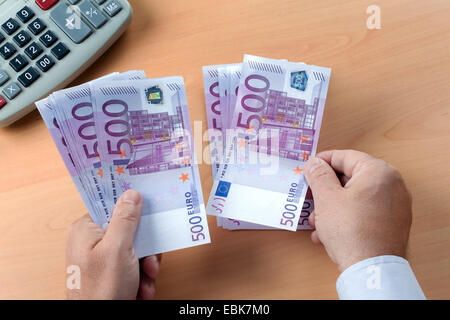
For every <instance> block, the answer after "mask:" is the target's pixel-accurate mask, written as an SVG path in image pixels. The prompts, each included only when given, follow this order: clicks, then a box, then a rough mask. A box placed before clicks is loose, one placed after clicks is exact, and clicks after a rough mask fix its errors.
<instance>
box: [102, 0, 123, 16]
mask: <svg viewBox="0 0 450 320" xmlns="http://www.w3.org/2000/svg"><path fill="white" fill-rule="evenodd" d="M103 10H105V12H106V13H107V14H108V16H110V17H114V16H115V15H116V14H118V13H119V12H120V10H122V6H121V5H120V3H119V2H118V1H116V0H109V1H108V2H107V3H106V4H105V7H104V8H103Z"/></svg>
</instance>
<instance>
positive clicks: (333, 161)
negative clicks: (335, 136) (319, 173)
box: [316, 150, 375, 178]
mask: <svg viewBox="0 0 450 320" xmlns="http://www.w3.org/2000/svg"><path fill="white" fill-rule="evenodd" d="M316 157H318V158H321V159H323V160H325V161H326V162H327V163H328V164H329V165H330V166H331V167H332V168H333V169H334V170H335V171H337V172H339V173H342V174H344V175H345V176H346V177H348V178H351V177H353V175H354V174H355V173H357V172H358V170H359V169H361V167H362V166H363V165H364V164H365V163H367V162H368V161H371V160H375V158H374V157H372V156H370V155H368V154H367V153H364V152H360V151H355V150H330V151H324V152H321V153H319V154H317V155H316Z"/></svg>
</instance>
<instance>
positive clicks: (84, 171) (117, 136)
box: [36, 71, 210, 257]
mask: <svg viewBox="0 0 450 320" xmlns="http://www.w3.org/2000/svg"><path fill="white" fill-rule="evenodd" d="M36 105H37V107H38V109H39V112H40V113H41V115H42V117H43V119H44V122H45V124H46V126H47V128H48V129H49V131H50V134H51V136H52V138H53V140H54V142H55V144H56V147H57V149H58V151H59V152H60V154H61V157H62V158H63V160H64V163H65V165H66V167H67V169H68V171H69V172H70V175H71V177H72V179H73V182H74V183H75V185H76V187H77V189H78V192H79V193H80V195H81V197H82V199H83V201H84V203H85V205H86V207H87V209H88V211H89V213H90V216H91V217H92V219H93V221H94V222H95V223H96V224H98V225H99V226H102V227H103V228H105V229H106V228H107V226H108V223H109V222H110V219H111V216H112V214H113V208H114V205H115V203H116V201H117V199H118V197H119V196H120V195H121V194H122V193H123V192H125V191H126V190H128V189H134V190H137V191H139V192H140V193H141V194H142V196H143V215H142V217H141V220H140V223H139V226H138V230H137V233H136V237H135V243H134V247H135V252H136V255H137V256H138V257H144V256H148V255H151V254H156V253H161V252H166V251H171V250H176V249H181V248H186V247H191V246H196V245H201V244H206V243H209V242H210V236H209V230H208V223H207V219H206V213H205V206H204V202H203V196H202V189H201V184H200V177H199V173H198V167H197V164H196V163H197V162H196V161H195V156H194V155H195V152H194V147H193V143H191V141H192V139H191V136H192V130H191V122H190V118H189V112H188V106H187V100H186V93H185V88H184V81H183V78H182V77H167V78H160V79H147V78H146V75H145V73H144V72H143V71H130V72H126V73H121V74H119V73H114V74H110V75H108V76H105V77H102V78H100V79H97V80H94V81H91V82H89V83H86V84H82V85H80V86H77V87H74V88H69V89H65V90H61V91H58V92H55V93H53V94H52V95H50V96H49V97H48V98H46V99H44V100H41V101H38V102H37V103H36Z"/></svg>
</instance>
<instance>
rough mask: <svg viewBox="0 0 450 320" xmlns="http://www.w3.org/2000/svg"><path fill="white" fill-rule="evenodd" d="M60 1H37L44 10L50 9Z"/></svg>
mask: <svg viewBox="0 0 450 320" xmlns="http://www.w3.org/2000/svg"><path fill="white" fill-rule="evenodd" d="M58 1H59V0H36V3H37V5H38V6H39V7H40V8H41V9H42V10H48V9H50V8H51V7H53V5H54V4H55V3H57V2H58Z"/></svg>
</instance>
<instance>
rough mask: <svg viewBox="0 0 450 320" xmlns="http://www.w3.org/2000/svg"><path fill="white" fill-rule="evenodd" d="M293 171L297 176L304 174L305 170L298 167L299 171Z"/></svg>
mask: <svg viewBox="0 0 450 320" xmlns="http://www.w3.org/2000/svg"><path fill="white" fill-rule="evenodd" d="M293 171H294V173H295V174H302V172H303V169H300V168H299V167H298V166H297V169H294V170H293Z"/></svg>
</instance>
